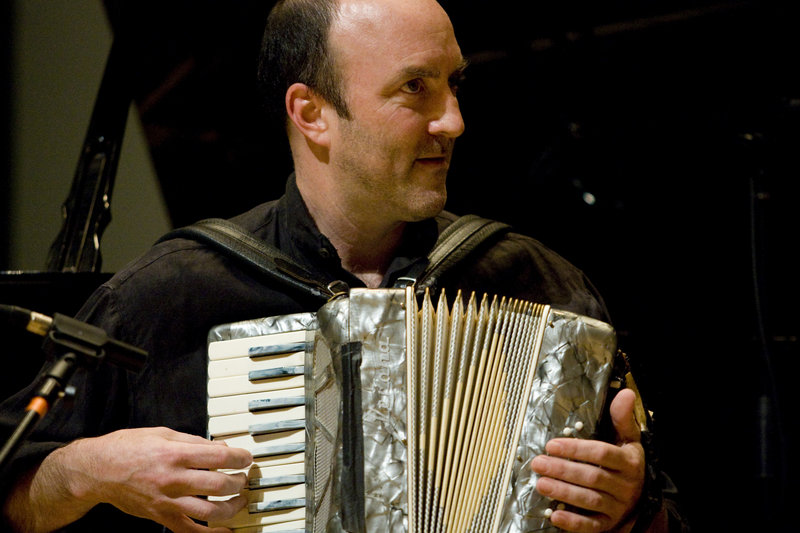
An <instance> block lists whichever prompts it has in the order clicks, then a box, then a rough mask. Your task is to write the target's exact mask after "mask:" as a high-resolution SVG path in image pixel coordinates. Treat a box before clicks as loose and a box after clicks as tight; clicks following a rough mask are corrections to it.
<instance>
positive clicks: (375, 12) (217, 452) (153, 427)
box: [4, 0, 664, 532]
mask: <svg viewBox="0 0 800 533" xmlns="http://www.w3.org/2000/svg"><path fill="white" fill-rule="evenodd" d="M265 35H266V37H265V43H264V50H263V55H264V60H263V61H264V62H263V64H262V67H261V73H260V76H261V78H262V80H263V81H264V82H265V84H266V85H267V86H268V87H267V93H273V94H275V93H276V94H278V96H277V97H274V96H273V98H279V99H280V101H281V102H282V108H283V110H284V113H285V120H286V125H287V132H288V136H289V142H290V146H291V149H292V154H293V158H294V163H295V174H294V176H293V178H290V180H289V183H288V185H287V193H286V196H285V197H284V198H282V199H281V200H280V201H278V202H272V203H270V204H266V205H264V206H259V207H258V208H256V209H254V210H252V211H251V212H249V213H246V214H244V215H242V216H240V217H238V218H237V219H236V220H237V222H239V223H240V224H242V225H243V226H244V227H246V228H247V229H249V230H250V231H252V232H253V233H254V234H255V235H257V236H258V237H259V238H262V239H264V240H266V241H268V242H270V243H272V244H275V245H276V246H278V247H279V248H280V249H281V250H283V251H284V252H286V253H288V254H289V255H291V256H292V257H293V258H295V259H296V260H297V261H299V262H300V263H301V264H302V266H303V267H304V268H306V269H307V270H308V271H309V272H311V273H312V274H313V275H318V276H319V277H320V278H321V279H326V278H331V277H333V278H335V279H343V280H344V281H346V282H347V283H349V284H350V285H351V286H358V285H365V286H368V287H377V286H382V285H383V286H385V285H390V284H391V283H392V282H393V281H394V280H395V279H396V278H397V277H399V276H401V275H403V273H405V272H407V271H408V270H409V269H410V268H411V267H412V266H413V265H414V264H416V263H418V262H419V261H420V260H421V258H424V256H425V254H426V252H427V250H429V249H430V247H431V246H432V244H433V242H434V241H435V239H436V235H437V232H438V229H439V228H438V227H437V221H434V220H432V219H431V217H434V216H437V215H439V213H440V211H441V210H442V208H443V207H444V204H445V200H446V189H445V177H446V174H447V169H448V165H449V162H450V158H451V156H452V153H453V144H454V140H455V139H456V138H457V137H458V136H459V135H460V134H461V133H462V132H463V130H464V123H463V120H462V117H461V114H460V111H459V107H458V101H457V99H456V88H457V83H458V80H459V78H460V77H461V74H462V72H463V69H464V66H465V61H464V58H463V57H462V55H461V52H460V49H459V47H458V44H457V42H456V39H455V36H454V32H453V28H452V26H451V24H450V21H449V19H448V17H447V15H446V14H445V13H444V11H443V10H442V9H441V8H440V6H439V5H438V4H437V3H436V2H435V1H434V0H380V1H377V0H341V1H340V2H335V1H321V0H287V1H285V2H282V3H280V4H279V5H278V6H277V8H276V10H274V11H273V13H272V15H271V17H270V21H269V23H268V27H267V31H266V34H265ZM450 221H452V216H449V215H441V216H439V217H438V226H443V225H446V224H447V223H449V222H450ZM445 284H446V286H448V287H451V286H452V287H455V288H461V287H465V288H469V289H471V290H476V291H487V292H488V291H491V292H494V293H500V294H507V295H512V293H513V295H515V296H520V297H526V298H528V299H531V300H536V301H540V302H544V303H552V304H553V305H556V306H559V307H562V308H565V309H569V310H573V311H576V312H579V313H581V314H587V315H592V316H596V317H599V318H606V315H605V310H604V307H603V305H602V302H601V300H600V299H599V297H598V296H597V295H596V294H595V292H594V290H593V289H592V287H591V285H590V284H589V283H588V282H587V281H586V280H585V279H584V277H583V275H582V274H581V273H580V271H578V270H577V269H575V268H574V267H572V266H571V265H569V264H568V263H566V262H565V261H564V260H563V259H561V258H560V257H558V256H557V255H555V254H553V253H552V252H550V251H549V250H546V249H545V248H544V247H543V246H541V245H540V244H539V243H537V242H536V241H532V240H531V239H527V238H525V237H522V236H520V235H517V234H511V235H509V236H508V237H506V238H504V239H503V240H502V241H501V242H500V243H498V244H497V245H496V246H494V247H493V248H492V249H491V250H488V251H484V252H482V253H481V254H479V255H478V256H477V257H476V258H475V259H474V260H473V261H472V262H471V263H470V264H469V265H467V266H465V267H464V268H462V269H461V271H456V272H454V273H452V274H450V275H449V277H448V278H447V279H446V280H445ZM310 305H311V304H310V303H309V302H308V301H307V300H306V299H304V297H303V296H302V295H299V294H295V293H293V292H291V291H290V290H287V289H283V288H281V287H277V286H275V285H274V284H270V283H269V282H266V281H265V280H263V279H259V278H258V277H257V276H256V275H255V274H253V273H252V272H250V271H248V270H246V269H244V268H242V267H240V266H239V265H238V264H236V263H235V262H234V261H232V260H230V259H228V258H226V257H222V256H220V255H219V254H217V253H216V252H213V251H212V250H210V249H208V248H207V247H205V246H203V245H201V244H198V243H194V242H191V241H185V240H174V241H168V242H165V243H162V244H159V245H158V246H156V247H154V248H153V249H152V250H151V251H150V252H148V253H147V254H146V255H145V256H143V257H142V258H140V259H139V260H137V261H135V262H133V263H132V264H131V265H129V266H128V267H126V268H125V269H124V270H123V271H122V272H120V273H118V274H117V275H116V276H115V278H114V279H113V280H111V281H110V282H109V283H107V284H106V285H104V286H103V287H101V288H100V289H99V290H98V291H97V292H96V293H95V294H94V295H93V296H92V298H91V299H90V300H89V301H88V302H87V304H86V305H85V306H84V309H83V310H82V311H81V313H80V318H81V319H84V320H90V321H92V322H93V323H96V324H97V325H99V326H100V327H103V328H104V329H105V330H106V331H107V332H108V333H109V334H110V335H111V336H113V337H115V338H118V339H120V340H124V341H126V342H129V343H131V344H134V345H136V346H140V347H142V348H144V349H146V350H148V351H149V352H150V359H149V361H148V364H147V367H146V368H145V369H144V371H143V372H142V373H141V375H139V376H133V375H129V374H126V373H125V372H123V371H120V370H118V369H115V368H111V367H103V368H101V369H99V370H98V371H97V372H94V373H92V374H86V373H83V374H81V375H78V376H76V378H75V384H76V388H77V389H78V391H79V394H80V395H81V396H80V398H81V400H80V401H79V402H77V403H76V406H75V408H74V409H73V410H72V411H69V412H61V413H53V414H52V415H50V418H49V419H47V420H45V421H44V422H43V423H42V427H41V428H38V429H37V432H36V434H35V435H34V439H35V440H36V442H35V443H34V444H31V445H29V446H27V447H26V448H25V449H24V450H23V452H22V453H21V454H20V457H19V458H18V460H17V461H16V462H15V465H14V475H13V476H11V477H10V478H9V479H13V480H14V484H13V485H12V486H11V487H10V493H9V496H8V498H7V500H6V503H5V505H4V515H5V518H6V520H7V521H8V522H9V524H11V525H12V526H13V527H14V528H16V529H17V530H19V531H29V532H37V531H50V530H53V529H57V528H60V527H64V526H66V525H68V524H71V523H74V524H73V525H74V527H75V528H76V529H75V530H79V529H80V530H86V531H95V530H99V529H98V528H103V527H105V528H108V529H112V528H113V529H114V530H116V531H120V530H126V528H127V530H131V531H147V530H148V528H150V527H152V525H153V522H155V523H158V524H163V525H164V526H166V527H167V528H169V529H171V530H173V531H176V532H194V531H197V532H203V531H210V530H211V529H210V528H207V527H205V526H204V525H201V524H198V523H195V521H194V520H199V521H209V520H212V521H213V520H220V519H223V518H226V517H229V516H232V515H233V514H234V513H235V512H236V511H237V510H239V509H240V508H242V507H243V506H244V505H245V501H244V498H243V497H242V496H239V497H236V498H234V499H231V500H228V501H224V502H220V501H209V500H207V499H205V498H204V496H213V495H224V494H230V493H232V492H238V491H239V490H240V489H242V488H243V487H244V484H245V479H244V477H243V476H242V475H236V476H228V475H224V474H220V473H217V472H213V471H211V470H213V469H217V468H243V467H245V466H247V465H248V464H249V463H250V462H251V461H252V457H251V456H250V454H249V453H248V452H247V451H245V450H240V449H235V448H228V447H226V446H223V445H216V444H214V443H211V442H209V441H207V440H205V439H203V438H201V437H200V436H199V435H203V434H204V432H205V407H204V406H205V364H206V361H205V346H204V345H205V339H206V333H207V331H208V329H209V328H210V327H212V326H214V325H217V324H221V323H228V322H233V321H237V320H242V319H247V318H256V317H261V316H271V315H277V314H286V313H292V312H299V311H308V310H311V308H310ZM25 397H26V396H25V394H21V395H18V396H17V397H16V398H14V399H12V401H11V402H10V404H9V407H7V410H6V412H8V409H10V408H11V407H19V405H20V404H21V402H22V401H24V398H25ZM15 402H16V403H15ZM632 411H633V397H632V394H630V391H623V392H621V393H620V394H618V395H617V397H616V398H615V400H614V402H613V404H612V406H611V414H612V418H613V420H614V426H615V429H616V431H617V434H618V435H617V437H618V442H616V443H605V442H600V441H584V440H578V439H556V440H554V441H551V442H550V443H549V444H548V448H547V451H548V456H542V457H538V458H536V459H535V460H534V462H533V464H532V468H534V469H535V470H536V471H537V472H539V473H540V474H541V475H542V476H543V477H542V478H541V479H540V481H539V484H538V487H537V490H539V491H540V492H541V493H542V494H544V495H546V496H549V497H552V498H554V499H557V500H559V501H563V502H565V503H567V504H570V505H572V506H575V507H577V508H580V509H583V511H582V512H574V511H571V510H567V509H565V510H559V511H556V512H554V513H553V515H552V517H551V520H552V522H553V524H554V525H556V526H558V527H562V528H564V529H566V530H569V531H579V532H589V531H592V532H594V531H609V530H618V531H630V529H631V528H632V527H633V525H634V523H635V521H636V518H637V508H636V505H637V502H638V501H639V499H640V495H641V493H642V487H643V482H644V477H645V476H644V472H645V455H644V452H643V449H642V446H641V444H640V443H639V431H638V428H637V426H636V425H635V424H634V423H633V417H632ZM12 412H13V411H12ZM163 426H166V427H163ZM118 510H119V511H122V512H123V513H126V514H127V515H131V516H128V517H125V516H123V515H122V514H121V513H119V511H118ZM133 517H141V518H142V519H143V520H141V521H137V520H136V519H134V518H133ZM663 526H664V520H663V516H662V517H660V518H659V520H656V521H654V522H653V525H652V526H651V530H652V531H659V530H660V528H662V527H663ZM615 528H617V529H615Z"/></svg>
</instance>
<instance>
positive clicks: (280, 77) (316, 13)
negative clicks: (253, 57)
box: [258, 0, 350, 118]
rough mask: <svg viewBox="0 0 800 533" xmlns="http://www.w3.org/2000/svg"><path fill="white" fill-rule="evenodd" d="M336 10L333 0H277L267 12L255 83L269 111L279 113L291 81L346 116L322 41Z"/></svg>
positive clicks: (329, 55) (335, 74)
mask: <svg viewBox="0 0 800 533" xmlns="http://www.w3.org/2000/svg"><path fill="white" fill-rule="evenodd" d="M338 11H339V4H338V1H337V0H280V1H279V2H278V3H277V4H276V5H275V7H273V9H272V11H270V14H269V17H268V18H267V25H266V28H265V30H264V38H263V40H262V43H261V54H260V57H259V61H258V85H259V89H260V91H261V94H262V97H263V98H264V106H265V108H266V109H267V111H269V112H270V113H271V114H274V115H275V116H276V117H280V118H285V116H286V114H285V103H284V102H285V97H286V90H287V89H288V88H289V87H290V86H291V85H292V84H293V83H304V84H306V85H308V86H309V87H310V88H311V90H312V91H314V92H315V93H317V94H318V95H319V96H321V97H322V98H324V99H325V100H326V101H327V102H328V103H330V104H331V105H332V106H333V107H334V109H336V112H337V113H338V114H339V115H340V116H341V117H343V118H349V117H350V111H349V110H348V107H347V102H346V101H345V98H344V90H343V81H342V79H341V73H340V72H339V70H338V69H337V68H336V65H335V64H334V63H335V61H334V57H333V53H332V52H331V49H330V46H328V34H329V32H330V28H331V25H332V24H333V21H334V20H335V18H336V17H337V14H338Z"/></svg>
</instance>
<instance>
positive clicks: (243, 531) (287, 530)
mask: <svg viewBox="0 0 800 533" xmlns="http://www.w3.org/2000/svg"><path fill="white" fill-rule="evenodd" d="M234 533H306V522H305V520H294V521H292V522H284V523H282V524H273V525H271V526H250V527H241V528H236V530H235V532H234Z"/></svg>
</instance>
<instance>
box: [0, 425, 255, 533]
mask: <svg viewBox="0 0 800 533" xmlns="http://www.w3.org/2000/svg"><path fill="white" fill-rule="evenodd" d="M252 460H253V459H252V456H251V455H250V452H248V451H247V450H243V449H239V448H229V447H227V446H225V445H224V444H217V443H213V442H211V441H208V440H206V439H203V438H201V437H197V436H194V435H187V434H185V433H179V432H177V431H173V430H171V429H167V428H140V429H126V430H120V431H116V432H114V433H110V434H108V435H103V436H101V437H96V438H88V439H81V440H78V441H75V442H73V443H71V444H69V445H68V446H65V447H63V448H61V449H58V450H56V451H54V452H53V453H51V454H50V455H49V456H48V457H47V458H46V459H45V460H44V461H43V462H42V465H41V466H40V468H39V469H38V470H37V471H36V472H35V473H34V474H33V475H32V476H31V477H30V478H29V479H27V480H25V481H23V483H22V485H21V486H18V487H17V489H18V490H16V491H15V492H14V493H13V497H14V498H15V501H14V502H11V506H8V505H7V506H6V511H7V512H9V516H10V517H11V518H12V519H15V521H17V523H18V524H27V527H29V528H30V529H26V530H31V531H34V530H35V531H48V530H52V529H57V528H58V527H61V526H63V525H65V524H68V523H70V522H73V521H75V520H77V519H78V518H80V517H81V516H83V515H84V514H86V513H87V512H88V511H89V510H90V509H91V508H92V507H94V506H95V505H97V504H98V503H110V504H112V505H114V506H115V507H117V508H119V509H120V510H122V511H124V512H126V513H128V514H131V515H134V516H139V517H142V518H147V519H150V520H153V521H155V522H158V523H159V524H162V525H164V526H166V527H167V528H169V529H171V530H172V531H174V532H176V533H184V532H186V533H189V532H205V533H207V532H210V531H227V530H226V529H224V528H223V529H216V530H213V529H210V528H207V527H205V526H202V525H200V524H197V523H195V522H194V521H193V520H192V518H195V519H198V520H202V521H208V520H212V521H213V520H222V519H226V518H230V517H232V516H233V515H234V514H236V512H237V511H238V510H240V509H241V508H243V507H244V506H245V505H246V503H247V502H246V499H245V497H244V496H242V495H238V496H235V497H233V498H231V499H228V500H225V501H208V500H207V499H205V498H203V497H202V496H226V495H231V494H237V493H239V492H240V491H241V490H242V489H243V488H244V486H245V484H246V476H245V475H244V474H233V475H230V474H224V473H220V472H212V471H210V470H212V469H218V468H220V469H221V468H226V469H241V468H245V467H247V466H248V465H249V464H251V463H252ZM19 489H21V490H19ZM20 504H21V505H22V507H18V505H20ZM43 509H47V511H43ZM31 513H33V514H31ZM37 513H38V514H37ZM30 517H36V518H35V526H34V527H31V526H32V525H33V523H32V522H30Z"/></svg>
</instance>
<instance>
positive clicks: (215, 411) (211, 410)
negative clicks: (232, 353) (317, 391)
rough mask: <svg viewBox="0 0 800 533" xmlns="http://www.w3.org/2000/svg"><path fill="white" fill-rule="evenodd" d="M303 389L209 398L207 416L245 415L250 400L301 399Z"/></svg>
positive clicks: (248, 409) (296, 388)
mask: <svg viewBox="0 0 800 533" xmlns="http://www.w3.org/2000/svg"><path fill="white" fill-rule="evenodd" d="M304 394H305V389H304V388H302V387H295V388H293V389H281V390H277V391H268V392H251V393H249V394H239V395H233V396H219V397H216V398H209V400H208V416H222V415H232V414H236V413H247V412H249V411H250V408H249V405H250V401H252V400H271V399H277V398H297V397H303V396H304Z"/></svg>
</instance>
